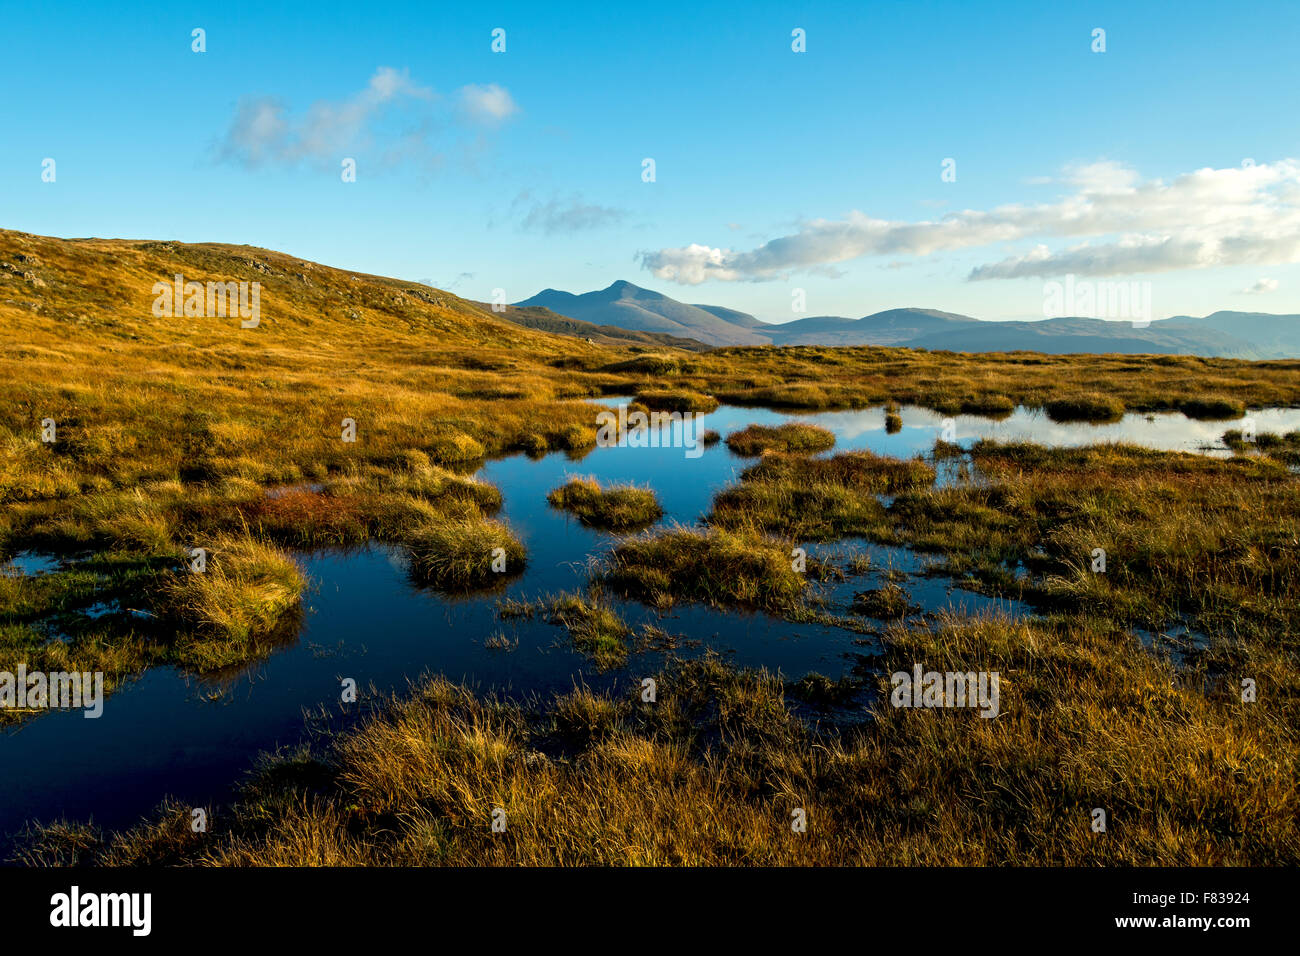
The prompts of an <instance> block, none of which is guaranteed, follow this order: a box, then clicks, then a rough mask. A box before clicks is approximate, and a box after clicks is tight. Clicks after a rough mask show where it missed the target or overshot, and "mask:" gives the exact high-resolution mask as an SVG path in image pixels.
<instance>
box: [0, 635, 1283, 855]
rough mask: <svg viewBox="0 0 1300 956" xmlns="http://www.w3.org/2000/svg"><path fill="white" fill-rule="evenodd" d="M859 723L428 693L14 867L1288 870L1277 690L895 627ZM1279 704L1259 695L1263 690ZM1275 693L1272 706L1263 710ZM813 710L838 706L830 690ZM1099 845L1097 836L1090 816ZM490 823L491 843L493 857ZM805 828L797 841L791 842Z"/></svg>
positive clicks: (678, 696)
mask: <svg viewBox="0 0 1300 956" xmlns="http://www.w3.org/2000/svg"><path fill="white" fill-rule="evenodd" d="M884 642H885V656H884V657H883V658H881V659H879V660H878V661H877V662H876V666H875V667H874V668H873V671H872V674H871V675H870V676H869V677H868V679H867V690H869V691H874V697H873V699H872V701H871V702H870V703H869V704H867V710H868V716H869V717H870V719H869V720H867V721H855V722H853V723H851V724H849V725H848V726H836V725H835V724H834V721H833V720H832V719H831V716H830V715H823V716H822V717H821V718H819V719H818V720H817V721H815V722H810V721H806V720H804V719H802V718H801V717H800V716H799V715H798V714H797V713H796V712H795V711H794V709H792V706H791V704H790V703H789V702H788V701H787V699H786V692H785V684H784V681H783V680H782V679H781V678H780V677H779V676H776V675H773V674H770V673H767V672H764V671H751V670H736V669H734V668H732V667H730V666H728V665H727V664H725V663H724V662H723V661H722V660H721V659H719V658H717V657H715V656H706V657H704V658H703V659H698V660H693V661H682V660H675V659H670V660H669V661H668V662H667V663H666V664H665V665H664V666H663V667H662V668H660V669H657V670H656V671H654V672H653V674H654V677H655V679H656V684H657V687H658V694H657V700H656V702H655V703H653V704H648V703H645V702H643V701H642V700H641V697H640V687H639V683H638V682H636V681H633V682H630V686H628V685H623V686H620V687H618V688H616V689H615V690H613V691H611V692H605V693H600V694H597V693H593V692H592V691H590V690H588V689H586V688H578V689H576V690H574V691H571V692H569V693H567V694H560V695H557V696H555V697H554V698H551V699H549V700H545V701H537V702H532V703H530V702H523V703H520V702H511V701H508V700H505V699H502V698H498V697H491V696H489V697H484V696H480V695H478V694H475V693H474V692H472V691H470V690H468V689H466V688H464V687H460V686H457V685H454V684H452V683H449V682H448V681H446V680H445V679H442V678H433V679H431V680H427V681H425V682H424V683H422V684H420V685H418V686H417V687H416V688H414V690H413V691H412V692H411V693H410V694H408V695H407V696H405V697H403V698H400V699H392V700H388V701H386V702H384V703H383V705H382V706H380V707H378V708H376V710H375V711H374V713H373V715H372V716H371V717H369V718H368V719H367V720H366V721H365V722H364V723H363V724H362V725H361V726H359V727H357V728H356V729H354V730H352V731H349V732H346V733H344V734H341V735H339V736H335V737H333V738H328V739H326V740H324V741H322V742H321V743H319V744H318V745H317V746H316V747H315V748H314V749H309V748H300V749H298V750H295V751H291V752H287V753H283V754H281V755H279V756H278V757H276V758H273V759H271V760H269V761H268V762H267V763H265V764H264V766H263V767H262V769H261V770H260V771H259V772H258V773H256V774H255V775H253V776H252V777H251V778H250V779H249V781H248V782H247V783H246V784H245V785H244V786H243V787H242V789H241V791H240V794H239V796H238V798H237V800H236V802H235V803H234V804H233V805H232V806H230V807H229V808H223V810H222V816H221V818H222V819H223V820H224V821H227V822H226V823H225V824H223V827H222V828H221V830H220V831H218V832H216V833H211V834H195V833H194V832H192V828H191V827H190V811H189V807H188V806H182V805H179V804H171V805H167V806H164V807H163V808H162V809H161V810H160V811H159V812H158V813H157V814H155V815H154V816H153V818H152V819H150V820H149V821H147V822H145V823H142V824H140V825H138V826H136V827H134V828H132V829H130V830H127V831H125V832H122V833H104V832H102V831H100V830H98V829H97V828H95V827H93V826H90V825H86V824H76V823H69V822H67V821H61V822H55V823H52V824H50V825H48V826H45V827H38V828H35V829H34V830H33V831H31V832H30V833H29V834H28V837H27V839H26V840H25V841H24V843H23V844H22V846H21V849H20V850H19V852H18V853H17V855H16V860H17V862H20V863H25V864H29V865H67V864H80V865H88V864H100V865H110V866H139V865H162V864H166V865H175V864H187V865H208V866H249V865H255V866H339V865H365V866H467V865H472V866H485V865H486V866H519V865H532V866H554V865H619V866H621V865H723V866H754V865H792V866H826V865H877V866H908V865H910V866H936V865H939V866H951V865H954V864H957V865H993V864H998V865H1039V866H1056V865H1081V866H1098V865H1107V866H1150V865H1168V866H1202V865H1246V864H1250V865H1294V864H1295V863H1296V861H1297V860H1298V859H1300V822H1298V821H1300V792H1297V790H1296V788H1295V786H1294V781H1295V776H1296V772H1297V769H1298V768H1297V763H1296V752H1295V746H1294V734H1293V732H1292V728H1293V727H1294V725H1295V718H1296V713H1295V709H1296V704H1295V701H1296V699H1297V698H1296V696H1295V694H1294V689H1295V687H1296V678H1295V676H1294V673H1293V671H1290V672H1288V670H1287V668H1285V667H1284V666H1283V665H1282V663H1281V662H1280V661H1278V660H1275V659H1274V660H1270V661H1267V662H1265V661H1258V662H1254V665H1253V666H1252V670H1251V673H1253V674H1255V675H1256V676H1257V677H1258V678H1259V679H1260V680H1261V682H1262V685H1263V686H1266V687H1268V688H1269V693H1270V694H1271V695H1272V696H1271V703H1264V702H1263V699H1261V702H1259V703H1255V704H1243V703H1242V702H1241V700H1240V694H1239V690H1238V688H1237V687H1236V686H1235V680H1236V677H1237V675H1238V673H1239V670H1237V669H1234V671H1233V672H1232V673H1230V674H1227V675H1223V676H1222V677H1218V678H1215V677H1211V676H1210V675H1208V674H1207V673H1206V672H1205V671H1204V670H1192V671H1178V670H1176V669H1175V668H1173V667H1172V666H1171V665H1170V664H1169V662H1168V661H1166V660H1162V659H1160V658H1158V657H1156V656H1153V655H1152V654H1150V653H1148V652H1147V651H1145V650H1144V649H1143V648H1142V647H1141V646H1140V645H1139V644H1138V642H1136V641H1135V640H1133V639H1131V638H1128V637H1126V636H1125V635H1123V634H1122V633H1118V632H1116V631H1115V630H1114V629H1113V628H1111V627H1109V626H1107V625H1105V624H1104V623H1103V622H1098V621H1096V620H1094V619H1091V618H1086V617H1085V618H1077V617H1063V618H1059V619H1052V620H1043V621H1011V620H1008V619H1006V618H1000V617H992V618H977V619H960V620H959V619H954V618H947V619H944V620H942V621H940V622H939V625H938V626H937V627H909V626H907V625H905V624H902V623H900V624H896V625H893V626H891V627H890V628H889V629H888V630H887V631H886V633H885V636H884ZM917 664H919V665H921V666H922V667H923V668H926V669H932V670H937V671H959V672H968V671H985V672H995V673H997V674H998V675H999V677H1000V694H999V715H998V716H997V717H996V718H995V719H983V718H981V717H980V716H978V713H977V712H976V711H975V710H973V709H969V708H960V707H959V708H951V709H938V710H934V709H911V708H897V707H894V706H892V705H891V704H890V700H889V698H890V691H891V684H890V681H889V674H890V673H891V672H893V671H896V670H897V671H907V672H910V671H911V670H912V668H913V667H914V666H915V665H917ZM1279 681H1280V682H1281V683H1277V682H1279ZM1284 688H1285V691H1284ZM834 691H835V692H834V694H832V695H830V696H828V698H827V699H826V700H825V701H823V706H826V707H830V708H834V707H835V706H837V704H839V703H842V702H845V701H847V700H850V699H851V698H852V696H853V694H852V688H850V687H847V686H846V687H838V686H837V687H835V688H834ZM1096 807H1100V808H1103V809H1104V810H1105V811H1106V813H1107V820H1108V829H1107V831H1106V832H1105V833H1104V834H1098V833H1094V832H1093V831H1092V827H1091V823H1092V819H1093V809H1094V808H1096ZM495 808H501V809H502V810H504V811H505V814H506V819H507V820H508V826H507V828H506V830H505V832H504V833H493V832H492V827H491V826H490V823H491V821H492V814H493V811H494V809H495ZM796 809H802V810H803V811H804V812H805V814H806V818H807V821H808V829H807V832H806V833H801V834H794V833H792V832H791V826H790V821H791V816H792V813H793V811H794V810H796Z"/></svg>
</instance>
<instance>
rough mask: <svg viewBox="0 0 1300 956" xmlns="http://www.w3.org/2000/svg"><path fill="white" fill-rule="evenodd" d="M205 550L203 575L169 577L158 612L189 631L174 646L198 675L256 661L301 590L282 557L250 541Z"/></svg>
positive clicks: (296, 573) (292, 565)
mask: <svg viewBox="0 0 1300 956" xmlns="http://www.w3.org/2000/svg"><path fill="white" fill-rule="evenodd" d="M207 550H208V555H207V559H206V565H207V566H206V570H204V571H193V570H189V569H188V568H186V569H185V570H180V571H173V572H170V573H169V574H167V575H166V576H165V577H164V579H163V582H162V586H161V590H160V593H159V600H158V609H159V613H160V614H161V615H163V616H164V617H167V618H171V619H174V620H176V621H178V622H180V623H181V624H182V626H183V627H185V628H186V630H187V631H188V635H187V636H186V637H184V638H182V639H180V642H179V644H178V646H177V657H178V660H179V662H180V663H182V664H187V665H190V666H193V667H195V668H197V669H199V670H211V669H216V668H220V667H226V666H230V665H233V664H239V663H243V662H245V661H247V660H249V659H250V658H252V657H255V656H258V654H260V652H261V650H262V648H261V647H260V646H259V645H260V642H261V641H262V639H264V638H267V637H270V636H271V635H272V633H273V632H274V631H276V630H277V628H278V627H279V626H280V624H281V622H282V621H283V620H284V619H285V617H286V615H288V614H289V612H290V611H292V610H293V609H294V608H296V607H298V605H299V603H300V602H301V600H302V592H303V590H304V588H305V586H306V581H305V579H304V578H303V574H302V571H301V570H300V569H299V567H298V565H297V563H296V562H295V561H294V560H293V559H292V558H291V557H290V556H289V555H288V554H287V553H286V552H284V551H282V550H281V549H279V548H277V547H275V546H274V545H271V544H267V543H266V542H263V541H258V540H256V539H255V538H252V537H250V536H247V535H244V536H235V535H227V536H222V537H219V538H217V539H215V540H213V541H212V543H211V545H210V547H209V548H208V549H207Z"/></svg>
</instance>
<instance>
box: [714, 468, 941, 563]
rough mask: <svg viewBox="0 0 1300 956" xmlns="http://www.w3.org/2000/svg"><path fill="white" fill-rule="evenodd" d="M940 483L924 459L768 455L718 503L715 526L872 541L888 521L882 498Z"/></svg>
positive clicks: (800, 537)
mask: <svg viewBox="0 0 1300 956" xmlns="http://www.w3.org/2000/svg"><path fill="white" fill-rule="evenodd" d="M934 477H935V473H934V469H933V468H932V467H930V466H929V465H928V464H926V463H925V462H923V461H920V460H919V459H913V460H910V461H900V460H898V459H894V458H886V457H884V456H881V455H876V454H873V453H872V452H866V451H851V452H845V453H843V454H839V455H835V456H833V457H831V458H805V457H802V456H799V455H783V454H777V453H769V454H766V455H764V456H763V457H762V459H761V460H760V461H759V462H758V463H757V464H755V465H752V466H750V467H749V468H747V469H745V471H744V472H743V473H742V474H741V481H740V483H739V484H737V485H733V486H731V487H729V488H724V489H723V490H722V491H720V492H719V493H718V494H717V495H715V496H714V499H713V512H712V514H711V516H710V519H709V520H710V522H711V523H713V524H716V525H718V526H721V527H725V528H758V529H761V530H762V531H763V532H765V533H767V534H777V535H783V536H785V537H788V538H793V539H795V540H799V541H828V540H832V539H835V538H843V537H847V536H850V535H870V534H872V533H873V532H876V531H877V530H878V529H879V528H880V526H881V525H882V524H883V523H884V522H885V508H884V505H882V504H881V502H880V501H879V499H878V498H877V495H882V494H893V493H897V492H898V491H900V490H903V489H906V488H915V487H919V486H924V485H929V484H931V483H933V482H934Z"/></svg>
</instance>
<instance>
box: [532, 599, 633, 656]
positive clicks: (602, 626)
mask: <svg viewBox="0 0 1300 956" xmlns="http://www.w3.org/2000/svg"><path fill="white" fill-rule="evenodd" d="M547 616H548V619H549V620H550V622H551V623H552V624H558V625H560V626H561V627H563V628H564V629H565V630H566V631H568V633H569V637H570V639H571V640H572V641H573V646H574V647H575V648H577V649H578V650H579V651H581V652H582V653H584V654H586V655H588V656H589V657H591V658H592V659H593V660H594V661H595V662H596V665H597V666H598V667H600V668H601V669H602V670H607V669H609V668H612V667H618V666H620V665H622V664H625V663H626V662H627V656H628V650H629V648H628V642H627V639H628V637H629V636H630V635H631V633H632V631H631V628H629V627H628V626H627V625H626V624H625V623H624V622H623V619H622V618H621V617H619V616H618V614H617V613H616V612H615V611H614V610H613V609H612V608H610V607H608V606H607V605H605V604H603V603H601V602H600V601H599V599H597V598H594V597H587V596H583V595H581V594H562V595H560V596H559V597H558V598H555V599H554V600H552V601H550V602H549V604H548V606H547Z"/></svg>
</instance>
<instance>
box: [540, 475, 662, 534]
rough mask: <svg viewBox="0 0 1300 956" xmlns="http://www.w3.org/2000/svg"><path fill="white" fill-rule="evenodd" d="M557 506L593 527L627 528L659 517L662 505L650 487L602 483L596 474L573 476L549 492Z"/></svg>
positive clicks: (641, 524) (618, 529)
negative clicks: (605, 485) (604, 484)
mask: <svg viewBox="0 0 1300 956" xmlns="http://www.w3.org/2000/svg"><path fill="white" fill-rule="evenodd" d="M546 500H547V501H548V502H550V504H551V506H552V507H554V508H559V509H561V510H563V511H568V512H571V513H573V514H575V515H577V516H578V520H580V521H581V522H582V523H583V524H585V525H589V526H591V527H593V528H607V529H610V530H612V531H625V530H627V529H629V528H642V527H645V526H646V525H648V524H652V523H653V522H655V521H658V520H659V519H660V517H662V516H663V508H661V507H660V506H659V501H658V499H657V498H656V497H655V493H654V491H653V490H652V489H650V488H638V487H636V486H634V485H613V486H610V487H601V485H600V483H599V482H598V481H596V480H595V479H594V478H573V479H571V480H569V481H568V482H567V483H565V484H563V485H561V486H560V487H559V488H556V489H555V490H553V491H552V492H551V493H550V494H549V495H547V496H546Z"/></svg>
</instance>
